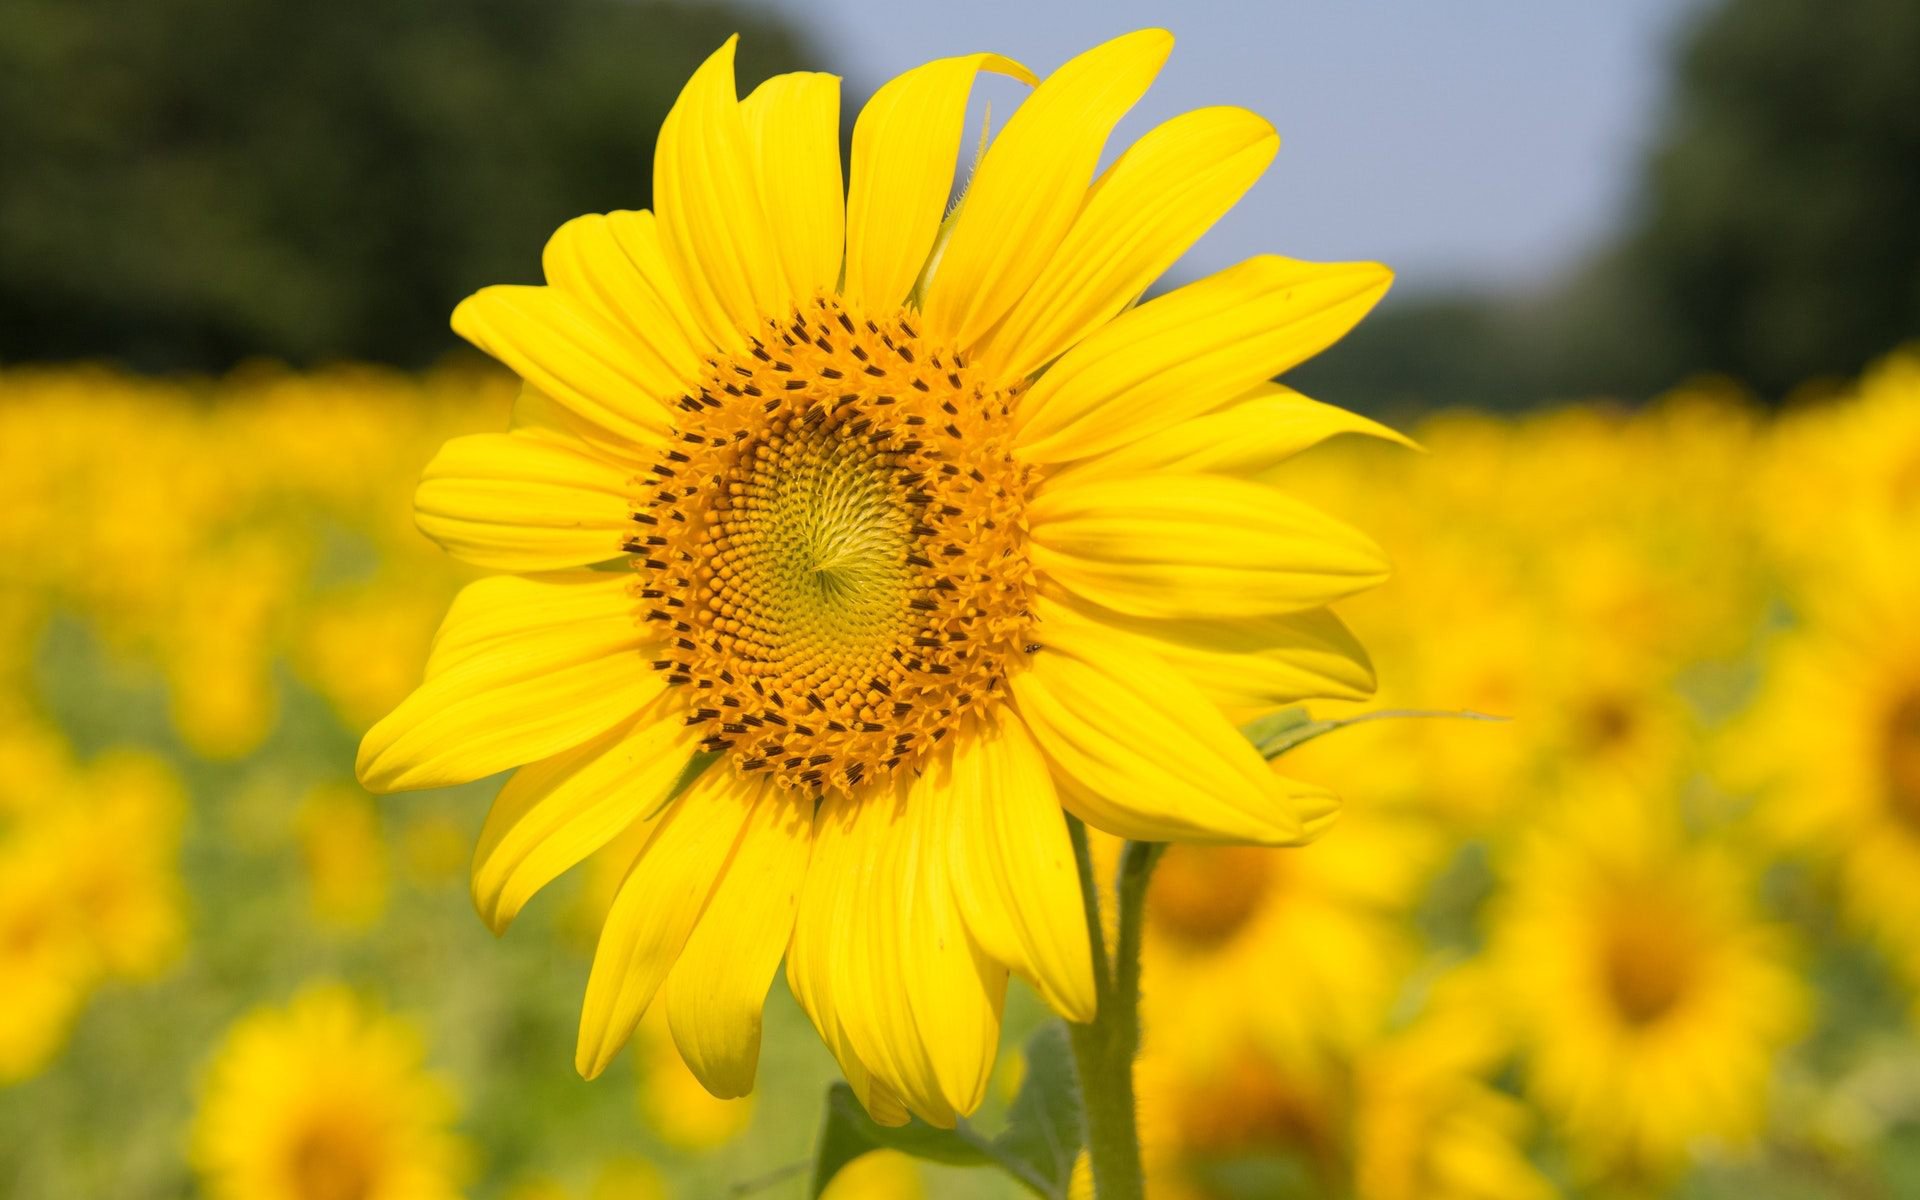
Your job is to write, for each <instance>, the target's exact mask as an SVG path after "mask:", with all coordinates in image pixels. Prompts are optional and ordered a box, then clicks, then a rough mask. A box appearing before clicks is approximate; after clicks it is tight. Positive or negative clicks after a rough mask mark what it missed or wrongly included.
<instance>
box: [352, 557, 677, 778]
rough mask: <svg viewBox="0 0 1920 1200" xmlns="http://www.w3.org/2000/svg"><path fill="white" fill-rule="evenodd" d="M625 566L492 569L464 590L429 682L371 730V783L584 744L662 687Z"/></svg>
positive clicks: (477, 771) (365, 764)
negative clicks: (528, 572) (518, 571)
mask: <svg viewBox="0 0 1920 1200" xmlns="http://www.w3.org/2000/svg"><path fill="white" fill-rule="evenodd" d="M631 583H632V581H631V579H629V578H628V577H627V576H626V575H625V574H624V573H622V574H609V573H607V572H602V571H578V572H566V573H557V574H553V575H545V576H531V577H528V576H519V575H496V576H492V577H490V578H487V579H482V580H479V581H477V582H475V583H470V584H468V585H467V586H466V587H465V588H462V589H461V591H460V594H459V595H458V596H456V597H455V598H454V602H453V604H452V606H451V607H450V608H449V609H448V610H447V616H446V619H445V620H444V621H443V622H442V623H441V625H440V631H439V633H437V634H435V635H434V643H433V649H432V650H431V652H429V654H428V656H427V668H426V681H425V682H423V683H422V684H421V685H420V686H419V687H418V688H416V689H415V690H414V692H413V694H412V695H410V696H408V697H407V698H406V699H405V700H403V701H401V702H400V705H399V707H397V708H395V709H394V710H393V711H392V712H391V713H388V714H387V715H386V716H385V717H383V718H382V719H381V720H380V721H379V723H377V724H376V725H374V727H373V728H372V729H370V730H368V731H367V735H366V737H365V738H363V739H362V740H361V742H360V754H359V758H358V761H357V762H356V763H355V764H354V769H355V771H356V773H357V774H358V775H359V777H360V782H361V784H362V786H364V787H365V788H366V789H367V790H368V791H373V792H400V791H409V790H412V789H415V788H428V787H443V786H446V785H447V784H453V783H467V782H470V781H472V780H475V779H481V778H484V777H486V776H488V775H492V774H495V773H496V772H499V771H504V770H506V769H507V768H508V767H517V766H520V765H521V764H523V763H530V762H538V761H539V760H541V759H543V758H549V757H551V756H553V755H555V754H558V753H559V752H560V751H562V750H566V749H570V748H571V747H574V746H578V745H579V744H580V743H582V742H584V741H587V740H588V739H589V738H592V737H593V736H595V735H596V734H599V733H601V732H602V731H604V730H606V729H608V728H609V727H611V726H612V725H613V724H614V723H615V722H617V721H619V720H620V719H621V718H622V717H627V716H631V715H632V714H633V713H635V712H638V711H639V710H640V709H641V708H642V707H643V706H644V705H646V703H647V702H648V701H650V700H652V699H653V698H654V697H655V696H657V695H658V694H659V693H660V691H661V690H662V688H664V687H665V686H666V685H665V683H664V682H663V680H662V678H661V675H660V673H659V672H658V671H655V670H653V669H652V668H651V667H650V666H649V665H648V662H647V659H646V657H645V648H646V646H647V645H648V644H649V642H650V641H651V639H652V634H651V632H650V631H648V630H645V629H642V628H641V627H640V625H639V622H638V621H637V620H636V618H635V612H634V602H633V599H632V597H631V596H630V595H629V594H628V588H629V587H630V586H631Z"/></svg>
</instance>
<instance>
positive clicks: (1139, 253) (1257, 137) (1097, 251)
mask: <svg viewBox="0 0 1920 1200" xmlns="http://www.w3.org/2000/svg"><path fill="white" fill-rule="evenodd" d="M1279 148H1280V138H1279V135H1277V134H1275V133H1274V131H1273V126H1272V125H1269V124H1268V123H1267V122H1266V121H1265V120H1264V119H1263V118H1261V117H1259V116H1256V115H1254V114H1253V113H1250V112H1248V111H1247V110H1246V109H1243V108H1203V109H1200V110H1198V111H1196V112H1190V113H1186V114H1184V115H1182V116H1178V117H1175V118H1174V119H1173V120H1171V121H1168V122H1166V123H1165V124H1162V125H1160V126H1158V127H1157V128H1155V129H1153V130H1152V131H1151V132H1149V133H1148V134H1147V135H1146V136H1145V137H1143V138H1141V139H1140V140H1139V141H1137V142H1135V143H1134V144H1133V145H1132V147H1130V148H1129V149H1128V150H1127V152H1126V153H1125V154H1122V155H1121V156H1120V158H1119V161H1117V162H1115V163H1114V164H1113V166H1112V167H1110V168H1108V169H1107V172H1106V173H1105V174H1104V175H1102V176H1101V177H1100V179H1099V180H1098V181H1096V182H1095V183H1094V185H1093V190H1092V191H1090V192H1088V193H1087V202H1086V206H1085V207H1084V208H1082V209H1081V210H1080V215H1079V216H1077V217H1075V218H1074V222H1073V226H1072V228H1070V229H1068V230H1067V236H1066V238H1065V240H1063V241H1062V242H1061V243H1060V248H1059V249H1058V250H1056V251H1055V252H1054V254H1053V257H1052V259H1051V260H1050V261H1049V262H1048V263H1047V265H1046V268H1045V269H1044V270H1042V271H1041V272H1040V275H1039V277H1038V278H1036V279H1035V280H1034V281H1033V285H1032V286H1031V287H1030V288H1028V289H1027V291H1026V294H1025V295H1023V296H1021V297H1020V298H1019V300H1018V301H1016V302H1015V304H1014V306H1013V309H1012V311H1011V312H1009V313H1008V314H1007V316H1006V319H1005V320H1003V321H1001V322H1000V323H999V324H998V325H996V326H994V327H993V330H992V331H991V332H989V333H988V334H987V335H986V338H985V339H984V340H983V341H982V342H981V343H980V345H979V346H977V347H976V348H975V356H976V357H977V358H979V359H981V360H982V361H984V362H987V363H989V364H991V365H992V366H993V368H994V374H995V376H996V377H998V378H1001V379H1019V378H1024V377H1026V376H1028V375H1031V374H1033V372H1035V371H1036V370H1038V369H1039V368H1040V367H1042V366H1044V365H1046V364H1047V363H1049V362H1052V361H1053V360H1054V359H1055V358H1058V357H1059V356H1060V355H1061V354H1062V353H1064V352H1065V351H1066V350H1067V349H1068V348H1069V347H1070V346H1072V345H1073V344H1074V343H1075V342H1078V341H1079V340H1080V339H1081V338H1083V337H1085V336H1087V335H1088V334H1089V333H1091V332H1093V331H1094V330H1095V329H1098V328H1099V327H1100V326H1102V325H1104V324H1106V323H1107V322H1108V321H1110V320H1112V319H1113V318H1114V317H1115V316H1116V315H1118V314H1119V312H1120V311H1121V310H1122V309H1124V308H1126V307H1127V306H1128V305H1129V304H1132V303H1133V302H1134V301H1135V300H1137V299H1139V298H1140V294H1141V293H1142V292H1145V291H1146V290H1147V287H1148V285H1150V284H1152V283H1153V281H1154V280H1156V279H1158V278H1160V276H1161V274H1162V273H1163V272H1165V271H1166V269H1167V268H1168V267H1171V266H1172V265H1173V264H1174V262H1175V261H1176V260H1178V259H1179V257H1180V256H1181V255H1182V254H1184V253H1186V251H1187V248H1188V247H1189V246H1192V245H1193V243H1194V242H1196V241H1198V240H1199V239H1200V235H1201V234H1203V233H1205V232H1206V231H1207V230H1208V229H1210V228H1212V226H1213V223H1214V222H1215V221H1218V220H1219V219H1220V218H1221V217H1222V216H1224V215H1225V214H1226V212H1227V210H1228V209H1230V208H1232V207H1233V206H1234V204H1235V203H1236V202H1237V201H1238V200H1239V199H1240V197H1241V196H1243V195H1245V194H1246V191H1247V189H1248V188H1250V187H1252V186H1253V182H1254V180H1256V179H1258V178H1260V176H1261V174H1262V173H1263V172H1264V171H1265V170H1266V169H1267V164H1268V163H1271V162H1272V161H1273V156H1274V154H1275V153H1276V152H1277V151H1278V150H1279Z"/></svg>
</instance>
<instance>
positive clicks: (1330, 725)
mask: <svg viewBox="0 0 1920 1200" xmlns="http://www.w3.org/2000/svg"><path fill="white" fill-rule="evenodd" d="M1420 719H1435V720H1447V721H1505V720H1506V719H1507V718H1505V717H1496V716H1492V715H1490V714H1487V713H1483V712H1474V711H1472V710H1470V709H1462V710H1460V711H1458V712H1441V711H1432V710H1428V709H1420V708H1383V709H1380V710H1378V711H1376V712H1370V713H1361V714H1360V715H1359V716H1355V717H1342V718H1340V719H1339V720H1337V721H1330V720H1322V721H1315V720H1311V719H1310V718H1308V716H1307V712H1306V710H1305V709H1302V708H1283V709H1281V710H1280V711H1279V712H1276V713H1273V714H1271V715H1269V716H1265V717H1261V718H1260V719H1259V720H1257V721H1253V722H1250V723H1249V724H1246V725H1243V726H1241V727H1240V732H1241V734H1242V735H1244V736H1245V737H1246V739H1247V740H1248V741H1250V742H1252V743H1253V745H1254V749H1256V750H1258V751H1260V753H1261V754H1262V755H1264V756H1265V757H1267V758H1278V757H1280V756H1281V755H1282V754H1285V753H1286V752H1287V751H1289V750H1292V749H1294V748H1295V747H1297V746H1301V745H1304V744H1306V743H1307V742H1310V741H1312V740H1313V739H1315V738H1317V737H1320V736H1321V735H1323V734H1328V733H1332V732H1333V731H1334V730H1336V729H1345V728H1346V727H1347V726H1349V725H1363V724H1365V723H1367V722H1368V721H1404V720H1420Z"/></svg>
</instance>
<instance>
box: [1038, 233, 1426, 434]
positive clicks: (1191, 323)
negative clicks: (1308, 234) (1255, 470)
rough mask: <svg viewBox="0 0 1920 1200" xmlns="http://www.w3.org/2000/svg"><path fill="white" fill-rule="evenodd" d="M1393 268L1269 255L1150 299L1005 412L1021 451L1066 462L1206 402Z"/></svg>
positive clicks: (1374, 298) (1379, 292)
mask: <svg viewBox="0 0 1920 1200" xmlns="http://www.w3.org/2000/svg"><path fill="white" fill-rule="evenodd" d="M1392 278H1393V277H1392V274H1391V272H1389V271H1388V270H1387V269H1386V268H1385V267H1382V266H1380V265H1379V264H1377V263H1333V264H1319V263H1304V262H1298V261H1296V260H1294V259H1290V258H1279V257H1277V256H1273V255H1267V256H1263V257H1260V258H1252V259H1248V260H1247V261H1246V262H1243V263H1241V264H1240V265H1238V266H1234V267H1229V268H1227V269H1226V270H1224V271H1221V272H1219V273H1218V274H1215V275H1209V276H1208V277H1207V278H1205V279H1202V280H1199V281H1198V282H1196V283H1190V284H1188V285H1187V286H1185V287H1183V288H1179V289H1177V290H1175V291H1172V292H1169V293H1167V294H1166V295H1164V296H1161V297H1159V298H1158V299H1156V300H1150V301H1148V302H1147V303H1145V304H1142V305H1141V306H1140V307H1138V308H1136V309H1134V310H1133V311H1131V312H1128V313H1124V314H1122V315H1121V316H1119V317H1117V318H1115V319H1114V320H1113V321H1110V322H1109V323H1108V324H1107V325H1106V326H1104V327H1103V328H1101V329H1100V330H1099V331H1098V332H1097V333H1095V334H1093V335H1092V336H1091V337H1089V338H1087V339H1086V340H1085V341H1083V342H1081V343H1080V344H1079V345H1077V346H1075V347H1074V348H1073V349H1072V350H1069V351H1067V353H1066V354H1065V355H1064V356H1062V357H1061V359H1060V361H1059V362H1057V363H1055V364H1054V365H1053V367H1052V368H1051V369H1050V370H1048V371H1047V373H1046V374H1044V375H1042V376H1041V377H1040V378H1039V380H1038V381H1037V382H1035V383H1034V385H1033V388H1032V389H1031V390H1030V391H1029V392H1028V393H1027V394H1026V396H1025V397H1024V398H1023V399H1022V400H1021V402H1020V407H1019V408H1018V409H1017V410H1016V411H1015V413H1014V421H1015V423H1016V424H1017V426H1018V432H1017V434H1016V445H1017V446H1018V447H1019V453H1020V456H1021V457H1022V458H1024V459H1026V460H1027V461H1028V462H1035V463H1061V462H1070V461H1072V460H1074V459H1079V458H1086V457H1088V456H1090V455H1094V454H1101V453H1104V452H1106V451H1109V450H1113V449H1116V448H1118V447H1120V446H1124V445H1126V444H1128V443H1129V442H1133V441H1137V440H1139V439H1141V438H1144V437H1147V436H1149V435H1151V434H1154V433H1158V432H1159V431H1161V430H1163V429H1166V428H1168V427H1170V426H1172V425H1176V424H1178V423H1179V422H1181V421H1184V420H1186V419H1187V418H1189V417H1193V416H1198V415H1199V414H1201V413H1204V412H1210V411H1212V410H1213V409H1215V408H1218V407H1220V406H1221V405H1222V404H1225V403H1226V402H1227V401H1229V400H1231V399H1233V398H1234V397H1235V396H1238V395H1241V394H1242V393H1244V392H1246V391H1247V390H1248V389H1249V388H1252V387H1253V386H1254V385H1256V384H1258V383H1260V382H1261V381H1263V380H1266V379H1271V378H1272V377H1273V376H1275V375H1278V374H1279V373H1280V372H1282V371H1285V370H1287V369H1288V368H1289V367H1293V366H1295V365H1297V364H1299V363H1301V362H1304V361H1306V360H1307V359H1309V358H1311V357H1313V356H1314V355H1315V354H1318V353H1319V352H1320V351H1322V350H1324V349H1326V348H1327V347H1328V346H1330V345H1332V344H1333V343H1334V342H1335V341H1337V340H1339V338H1340V336H1341V335H1342V334H1344V333H1346V331H1347V330H1349V329H1351V328H1353V326H1354V325H1355V324H1356V323H1358V322H1359V320H1360V318H1361V317H1363V316H1365V315H1366V313H1367V310H1368V309H1370V308H1372V307H1373V306H1374V304H1375V303H1376V302H1378V301H1379V299H1380V297H1381V296H1383V295H1385V294H1386V290H1387V285H1388V284H1389V283H1390V282H1392Z"/></svg>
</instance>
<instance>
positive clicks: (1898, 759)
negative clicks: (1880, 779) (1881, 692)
mask: <svg viewBox="0 0 1920 1200" xmlns="http://www.w3.org/2000/svg"><path fill="white" fill-rule="evenodd" d="M1883 757H1884V760H1885V763H1884V769H1885V775H1886V788H1887V807H1888V808H1890V809H1891V810H1892V812H1893V815H1894V819H1896V820H1898V821H1900V822H1901V823H1902V824H1904V825H1905V826H1906V827H1907V828H1908V829H1909V830H1911V831H1912V832H1913V834H1914V836H1915V837H1920V690H1916V691H1914V692H1912V693H1910V694H1908V695H1905V696H1902V697H1901V698H1900V701H1899V702H1898V703H1897V704H1895V705H1894V706H1893V711H1892V712H1891V713H1889V714H1888V716H1887V725H1886V741H1885V743H1884V749H1883Z"/></svg>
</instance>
